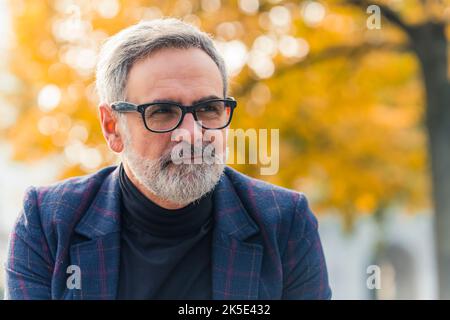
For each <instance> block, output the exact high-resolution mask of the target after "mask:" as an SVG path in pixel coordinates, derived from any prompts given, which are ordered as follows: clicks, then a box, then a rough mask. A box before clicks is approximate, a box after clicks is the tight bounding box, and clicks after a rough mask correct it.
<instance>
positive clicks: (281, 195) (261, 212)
mask: <svg viewBox="0 0 450 320" xmlns="http://www.w3.org/2000/svg"><path fill="white" fill-rule="evenodd" d="M225 174H226V175H227V177H228V178H229V179H230V181H231V183H232V184H233V187H234V188H235V190H236V192H237V194H238V196H239V198H240V199H241V201H242V203H243V204H244V207H245V208H246V209H247V211H248V212H249V214H251V215H252V218H253V219H254V220H256V222H257V223H258V222H259V224H260V225H261V224H265V225H272V226H277V230H281V231H282V230H291V231H294V230H295V232H296V233H297V235H303V234H305V232H307V230H314V229H317V219H316V217H315V215H314V214H313V212H312V210H311V209H310V206H309V201H308V198H307V196H306V194H305V193H303V192H299V191H295V190H291V189H287V188H284V187H280V186H277V185H274V184H271V183H268V182H265V181H262V180H259V179H255V178H252V177H249V176H247V175H245V174H243V173H240V172H238V171H236V170H234V169H232V168H230V167H226V169H225Z"/></svg>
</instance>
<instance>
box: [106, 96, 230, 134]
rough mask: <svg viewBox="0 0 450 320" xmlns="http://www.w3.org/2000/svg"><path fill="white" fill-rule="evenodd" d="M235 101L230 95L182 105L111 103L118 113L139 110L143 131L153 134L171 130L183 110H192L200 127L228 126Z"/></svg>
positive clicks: (183, 112)
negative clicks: (145, 129) (144, 128)
mask: <svg viewBox="0 0 450 320" xmlns="http://www.w3.org/2000/svg"><path fill="white" fill-rule="evenodd" d="M236 106H237V102H236V100H235V99H234V98H233V97H228V98H226V99H211V100H207V101H202V102H199V103H196V104H194V105H192V106H183V105H181V104H177V103H175V102H154V103H145V104H141V105H135V104H133V103H130V102H125V101H118V102H114V103H112V104H111V107H112V109H113V110H115V111H118V112H139V113H140V114H141V115H142V120H143V121H144V125H145V127H146V128H147V130H149V131H152V132H157V133H163V132H170V131H173V130H175V129H176V128H177V127H178V126H179V125H180V124H181V123H182V122H183V119H184V116H185V115H186V114H187V113H192V115H193V116H194V119H195V121H197V122H198V123H200V125H201V127H202V128H203V129H207V130H219V129H223V128H225V127H226V126H228V125H229V124H230V122H231V117H232V116H233V110H234V108H236Z"/></svg>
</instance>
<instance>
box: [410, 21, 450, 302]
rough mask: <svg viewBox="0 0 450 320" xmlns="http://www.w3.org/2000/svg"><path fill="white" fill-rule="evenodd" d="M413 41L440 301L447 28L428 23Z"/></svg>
mask: <svg viewBox="0 0 450 320" xmlns="http://www.w3.org/2000/svg"><path fill="white" fill-rule="evenodd" d="M411 40H412V45H413V47H414V50H415V51H416V53H417V55H418V57H419V60H420V63H421V67H422V73H423V79H424V85H425V92H426V102H427V106H426V107H427V108H426V127H427V131H428V149H429V155H430V162H431V179H432V196H433V202H434V213H435V219H434V221H435V222H434V227H435V241H436V257H437V266H438V280H439V298H440V299H450V83H449V79H448V56H447V39H446V36H445V26H444V25H443V24H436V23H432V22H429V23H427V24H424V25H420V26H417V27H414V28H413V30H412V32H411Z"/></svg>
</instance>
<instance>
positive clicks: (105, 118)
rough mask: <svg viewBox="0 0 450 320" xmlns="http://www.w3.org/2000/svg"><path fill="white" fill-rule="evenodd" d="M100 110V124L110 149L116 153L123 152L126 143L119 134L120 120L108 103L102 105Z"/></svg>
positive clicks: (99, 107)
mask: <svg viewBox="0 0 450 320" xmlns="http://www.w3.org/2000/svg"><path fill="white" fill-rule="evenodd" d="M98 109H99V111H100V124H101V127H102V132H103V136H104V137H105V139H106V142H107V143H108V146H109V148H110V149H111V150H112V151H114V152H116V153H120V152H122V150H123V147H124V143H123V137H122V136H121V134H120V132H119V123H118V119H117V118H116V116H115V115H114V113H113V111H112V109H111V107H110V106H109V105H108V104H107V103H101V104H100V105H99V106H98Z"/></svg>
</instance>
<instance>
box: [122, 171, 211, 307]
mask: <svg viewBox="0 0 450 320" xmlns="http://www.w3.org/2000/svg"><path fill="white" fill-rule="evenodd" d="M186 187H189V186H186ZM120 189H121V192H122V215H121V217H122V229H121V248H120V255H121V256H120V271H119V287H118V294H117V298H118V299H211V297H212V294H211V291H212V285H211V239H212V228H213V201H212V192H210V193H208V194H207V195H206V196H204V197H203V198H202V199H200V200H199V201H195V202H193V203H191V204H189V205H188V206H186V207H184V208H181V209H176V210H168V209H164V208H162V207H160V206H158V205H157V204H155V203H154V202H152V201H151V200H149V199H148V198H147V197H146V196H145V195H144V194H142V193H141V192H140V191H139V190H138V189H137V188H136V186H135V185H134V184H133V183H132V182H131V180H130V179H129V178H128V176H127V175H126V173H125V170H124V169H123V166H122V165H121V167H120Z"/></svg>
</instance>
